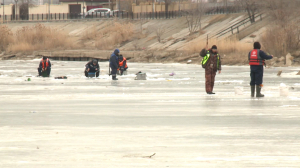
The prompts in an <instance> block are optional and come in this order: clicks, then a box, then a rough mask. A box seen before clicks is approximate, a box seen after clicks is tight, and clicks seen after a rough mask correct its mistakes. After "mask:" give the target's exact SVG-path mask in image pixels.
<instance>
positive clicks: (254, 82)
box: [248, 42, 273, 97]
mask: <svg viewBox="0 0 300 168" xmlns="http://www.w3.org/2000/svg"><path fill="white" fill-rule="evenodd" d="M253 47H254V49H253V50H252V51H250V52H249V54H248V60H249V65H250V77H251V81H250V86H251V97H254V93H255V88H256V97H264V95H263V94H261V88H262V86H263V85H262V83H263V74H264V65H266V63H265V60H269V59H272V58H273V55H267V54H266V53H265V52H263V51H262V50H260V49H261V45H260V43H259V42H255V43H254V44H253Z"/></svg>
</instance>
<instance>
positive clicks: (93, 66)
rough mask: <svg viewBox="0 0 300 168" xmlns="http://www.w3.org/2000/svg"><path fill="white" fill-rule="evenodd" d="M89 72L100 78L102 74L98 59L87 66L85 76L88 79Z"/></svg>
mask: <svg viewBox="0 0 300 168" xmlns="http://www.w3.org/2000/svg"><path fill="white" fill-rule="evenodd" d="M89 72H94V73H96V77H98V76H99V74H100V66H99V64H98V61H97V60H96V59H93V60H92V61H89V62H88V63H87V64H86V65H85V71H84V74H85V76H86V77H88V74H89Z"/></svg>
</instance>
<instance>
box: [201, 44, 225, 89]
mask: <svg viewBox="0 0 300 168" xmlns="http://www.w3.org/2000/svg"><path fill="white" fill-rule="evenodd" d="M200 56H201V57H203V59H202V62H201V63H202V67H203V68H205V89H206V93H207V94H215V93H214V92H213V89H214V84H215V77H216V74H217V71H219V74H220V73H221V59H220V55H219V54H218V48H217V46H216V45H213V46H212V47H211V49H208V45H206V48H204V49H203V50H202V51H201V52H200Z"/></svg>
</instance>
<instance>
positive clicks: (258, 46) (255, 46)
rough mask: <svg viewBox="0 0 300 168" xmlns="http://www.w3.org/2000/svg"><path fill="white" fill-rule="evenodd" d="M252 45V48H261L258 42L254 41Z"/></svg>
mask: <svg viewBox="0 0 300 168" xmlns="http://www.w3.org/2000/svg"><path fill="white" fill-rule="evenodd" d="M253 47H254V49H260V48H261V45H260V43H259V42H255V43H254V44H253Z"/></svg>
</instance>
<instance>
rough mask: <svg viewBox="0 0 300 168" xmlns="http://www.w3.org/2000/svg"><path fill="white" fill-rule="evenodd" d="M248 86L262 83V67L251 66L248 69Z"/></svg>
mask: <svg viewBox="0 0 300 168" xmlns="http://www.w3.org/2000/svg"><path fill="white" fill-rule="evenodd" d="M250 70H251V71H250V77H251V81H250V85H261V84H262V83H263V74H264V68H263V66H260V65H259V66H255V65H254V66H253V65H252V66H251V68H250Z"/></svg>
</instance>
